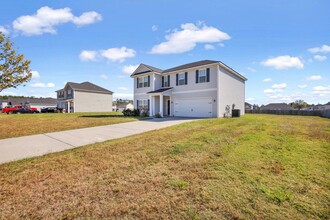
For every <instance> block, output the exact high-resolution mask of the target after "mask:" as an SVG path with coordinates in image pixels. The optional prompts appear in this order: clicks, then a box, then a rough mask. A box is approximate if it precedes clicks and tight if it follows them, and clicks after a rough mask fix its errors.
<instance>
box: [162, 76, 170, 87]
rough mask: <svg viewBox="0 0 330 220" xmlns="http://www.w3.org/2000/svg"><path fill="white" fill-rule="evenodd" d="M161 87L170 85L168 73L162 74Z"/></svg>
mask: <svg viewBox="0 0 330 220" xmlns="http://www.w3.org/2000/svg"><path fill="white" fill-rule="evenodd" d="M162 87H170V75H167V76H162Z"/></svg>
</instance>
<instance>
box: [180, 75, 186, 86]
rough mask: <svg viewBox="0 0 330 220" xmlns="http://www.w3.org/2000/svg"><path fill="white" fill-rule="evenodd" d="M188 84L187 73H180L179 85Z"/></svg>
mask: <svg viewBox="0 0 330 220" xmlns="http://www.w3.org/2000/svg"><path fill="white" fill-rule="evenodd" d="M185 84H186V75H185V73H180V74H178V85H185Z"/></svg>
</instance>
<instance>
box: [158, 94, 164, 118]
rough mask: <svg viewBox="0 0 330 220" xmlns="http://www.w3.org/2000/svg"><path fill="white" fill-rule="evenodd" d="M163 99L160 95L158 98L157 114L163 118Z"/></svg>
mask: <svg viewBox="0 0 330 220" xmlns="http://www.w3.org/2000/svg"><path fill="white" fill-rule="evenodd" d="M163 98H164V96H163V94H160V96H159V99H160V100H159V102H160V103H159V104H160V106H159V107H160V109H159V113H160V116H162V117H163V116H164V114H163V109H164V107H163V104H164V100H163Z"/></svg>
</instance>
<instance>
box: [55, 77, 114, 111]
mask: <svg viewBox="0 0 330 220" xmlns="http://www.w3.org/2000/svg"><path fill="white" fill-rule="evenodd" d="M56 93H57V107H59V108H63V109H66V111H67V112H111V111H112V94H113V92H111V91H110V90H107V89H104V88H102V87H100V86H97V85H95V84H93V83H90V82H83V83H74V82H68V83H66V85H65V86H64V88H63V89H60V90H57V91H56Z"/></svg>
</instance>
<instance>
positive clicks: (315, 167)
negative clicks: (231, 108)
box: [0, 115, 330, 219]
mask: <svg viewBox="0 0 330 220" xmlns="http://www.w3.org/2000/svg"><path fill="white" fill-rule="evenodd" d="M329 159H330V120H329V119H324V118H319V117H302V116H277V115H246V116H244V117H241V118H231V119H206V120H199V121H194V122H191V123H185V124H181V125H177V126H174V127H170V128H166V129H162V130H158V131H152V132H148V133H144V134H140V135H135V136H131V137H128V138H122V139H117V140H112V141H107V142H104V143H98V144H93V145H89V146H85V147H81V148H77V149H73V150H68V151H65V152H61V153H54V154H49V155H47V156H43V157H38V158H33V159H27V160H22V161H18V162H13V163H8V164H3V165H0V204H1V205H0V219H25V218H32V219H40V218H41V219H49V218H53V219H65V218H67V219H73V218H85V217H87V218H88V217H90V218H109V219H329V218H330V213H329V207H330V200H329V197H330V181H329V170H330V169H329V168H330V164H329V161H330V160H329Z"/></svg>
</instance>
